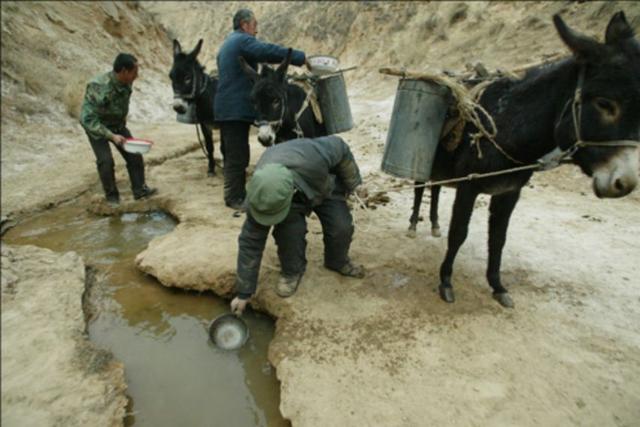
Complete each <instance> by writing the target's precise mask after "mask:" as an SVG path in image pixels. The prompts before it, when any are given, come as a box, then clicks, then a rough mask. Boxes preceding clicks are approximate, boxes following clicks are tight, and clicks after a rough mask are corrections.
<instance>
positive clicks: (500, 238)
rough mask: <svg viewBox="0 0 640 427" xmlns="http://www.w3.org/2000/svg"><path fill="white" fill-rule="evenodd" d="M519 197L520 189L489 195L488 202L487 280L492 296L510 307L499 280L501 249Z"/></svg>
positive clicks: (504, 305)
mask: <svg viewBox="0 0 640 427" xmlns="http://www.w3.org/2000/svg"><path fill="white" fill-rule="evenodd" d="M519 198H520V190H519V189H518V191H514V192H510V193H505V194H499V195H496V196H493V197H491V203H490V204H489V262H488V265H487V280H488V281H489V285H490V286H491V287H492V288H493V298H495V299H496V301H498V302H499V303H500V305H502V306H503V307H508V308H512V307H513V300H512V299H511V297H510V296H509V293H508V291H507V290H506V289H505V288H504V287H503V286H502V283H501V281H500V264H501V262H502V249H503V248H504V244H505V242H506V240H507V227H508V226H509V218H511V214H512V213H513V209H514V208H515V207H516V203H518V199H519Z"/></svg>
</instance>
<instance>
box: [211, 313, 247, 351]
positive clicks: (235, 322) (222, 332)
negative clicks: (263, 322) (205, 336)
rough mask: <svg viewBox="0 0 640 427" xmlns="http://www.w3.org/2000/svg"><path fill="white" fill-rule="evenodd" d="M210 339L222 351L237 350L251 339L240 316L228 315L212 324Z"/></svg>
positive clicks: (219, 317) (218, 318) (220, 317)
mask: <svg viewBox="0 0 640 427" xmlns="http://www.w3.org/2000/svg"><path fill="white" fill-rule="evenodd" d="M209 338H211V341H212V342H213V343H214V344H215V345H216V347H218V348H220V349H222V350H237V349H239V348H240V347H242V346H243V345H244V344H245V343H246V342H247V340H248V339H249V328H248V327H247V324H246V323H245V322H244V320H242V319H241V318H240V317H239V316H237V315H235V314H233V313H227V314H223V315H221V316H218V317H217V318H216V319H215V320H214V321H213V322H212V323H211V326H210V327H209Z"/></svg>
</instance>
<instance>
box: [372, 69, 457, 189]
mask: <svg viewBox="0 0 640 427" xmlns="http://www.w3.org/2000/svg"><path fill="white" fill-rule="evenodd" d="M450 97H451V91H450V89H449V88H447V87H445V86H442V85H439V84H437V83H434V82H430V81H424V80H416V79H402V80H400V82H399V83H398V91H397V92H396V98H395V101H394V104H393V113H392V114H391V123H390V124H389V131H388V133H387V141H386V143H385V146H384V154H383V156H382V166H381V169H382V170H383V171H384V172H387V173H389V174H391V175H394V176H397V177H400V178H410V179H412V180H414V181H423V182H426V181H428V180H429V178H430V177H431V168H432V166H433V160H434V157H435V154H436V148H437V147H438V141H439V139H440V133H441V131H442V126H443V124H444V119H445V115H446V113H447V108H448V106H449V102H450Z"/></svg>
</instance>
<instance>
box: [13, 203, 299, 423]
mask: <svg viewBox="0 0 640 427" xmlns="http://www.w3.org/2000/svg"><path fill="white" fill-rule="evenodd" d="M85 206H86V205H84V204H83V202H82V201H76V202H75V203H74V204H73V205H66V206H60V207H57V208H55V209H52V210H50V211H47V212H44V213H42V214H39V215H37V216H35V217H33V218H31V219H29V220H27V221H24V222H22V223H21V224H19V225H17V226H16V227H14V228H12V229H10V230H9V231H7V232H6V233H5V235H4V236H3V237H2V240H3V241H4V242H6V243H9V244H18V245H27V244H31V245H36V246H40V247H45V248H48V249H52V250H54V251H58V252H66V251H71V250H73V251H75V252H77V253H79V254H81V255H82V257H83V258H84V260H85V263H87V264H90V265H92V266H95V267H96V268H97V269H98V276H106V280H99V281H98V283H99V284H98V285H96V286H99V287H100V289H99V291H98V292H96V293H97V294H100V295H102V296H103V297H101V298H99V301H94V302H93V303H94V304H95V305H96V306H97V307H98V310H97V312H98V313H97V316H96V317H95V318H94V319H93V320H92V321H91V322H90V323H89V325H88V330H89V336H90V338H91V340H92V341H93V342H94V343H96V344H97V345H98V346H100V347H102V348H106V349H108V350H110V351H112V352H113V354H114V355H115V357H116V358H117V359H119V360H120V361H122V362H123V363H124V365H125V376H126V381H127V386H128V389H127V394H128V395H129V397H130V400H131V401H130V406H129V408H128V411H129V412H130V415H129V416H127V418H126V419H125V425H128V426H133V425H135V426H154V427H155V426H176V425H186V426H204V425H219V426H287V425H289V423H288V422H287V421H286V420H284V419H283V418H282V416H281V415H280V412H279V410H278V405H279V402H280V388H279V383H278V381H277V379H276V376H275V370H274V369H273V368H272V367H271V365H270V364H269V362H268V360H267V347H268V345H269V342H270V341H271V339H272V337H273V333H274V326H273V321H272V320H271V319H270V318H269V317H268V316H266V315H263V314H260V313H256V312H252V311H249V312H248V313H247V312H245V315H244V316H243V318H244V319H245V320H246V321H247V324H248V326H249V329H250V331H251V333H250V338H249V341H248V342H247V344H245V346H244V347H243V348H242V349H241V350H240V351H238V352H225V351H222V350H219V349H217V348H216V347H215V346H213V344H211V342H210V341H209V339H208V331H207V329H208V326H209V324H210V322H211V320H212V319H214V318H215V317H216V316H218V315H219V314H222V313H226V312H228V304H227V303H226V302H225V301H223V300H222V299H220V298H218V297H215V296H214V295H213V294H211V293H195V292H186V291H182V290H177V289H169V288H165V287H164V286H162V285H161V284H159V283H158V282H157V281H156V280H155V279H154V278H152V277H150V276H147V275H145V274H143V273H142V272H140V271H139V270H138V269H137V268H136V267H135V265H134V259H135V256H136V255H137V254H138V253H139V252H141V251H142V250H144V248H145V247H146V246H147V244H148V243H149V241H150V240H151V239H153V238H154V237H157V236H161V235H163V234H166V233H168V232H170V231H171V230H172V229H173V228H174V227H175V224H176V223H175V221H174V220H173V219H172V218H171V217H170V216H169V215H167V214H164V213H162V212H150V213H125V214H121V215H119V216H114V217H98V216H95V215H92V214H90V213H87V212H86V210H85Z"/></svg>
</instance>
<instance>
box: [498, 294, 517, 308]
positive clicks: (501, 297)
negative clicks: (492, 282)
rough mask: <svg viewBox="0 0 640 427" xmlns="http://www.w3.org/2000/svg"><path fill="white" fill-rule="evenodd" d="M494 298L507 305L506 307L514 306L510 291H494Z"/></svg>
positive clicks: (504, 305) (502, 304)
mask: <svg viewBox="0 0 640 427" xmlns="http://www.w3.org/2000/svg"><path fill="white" fill-rule="evenodd" d="M493 299H495V300H496V301H498V302H499V303H500V305H501V306H503V307H505V308H513V307H514V304H513V300H512V299H511V296H510V295H509V293H508V292H500V293H495V292H494V294H493Z"/></svg>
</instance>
